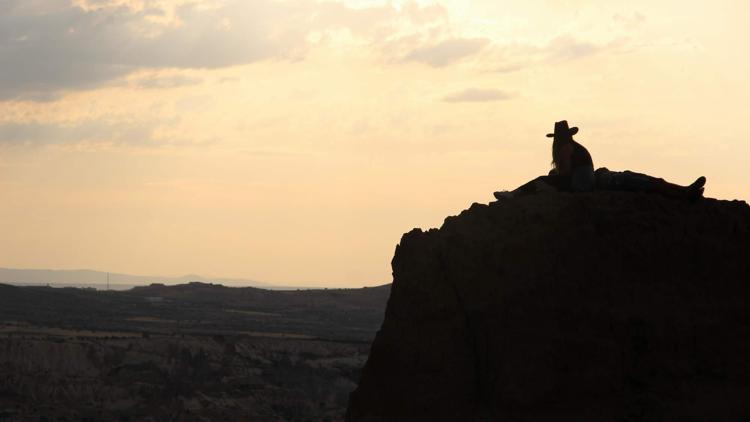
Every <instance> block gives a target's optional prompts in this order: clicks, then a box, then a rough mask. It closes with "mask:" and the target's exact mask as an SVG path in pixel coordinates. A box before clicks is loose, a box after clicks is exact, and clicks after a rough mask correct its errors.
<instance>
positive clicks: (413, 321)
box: [347, 192, 750, 421]
mask: <svg viewBox="0 0 750 422" xmlns="http://www.w3.org/2000/svg"><path fill="white" fill-rule="evenodd" d="M392 265H393V274H394V281H393V286H392V290H391V296H390V299H389V302H388V307H387V310H386V317H385V321H384V323H383V326H382V328H381V330H380V331H379V333H378V335H377V336H376V339H375V342H374V344H373V346H372V351H371V354H370V357H369V359H368V361H367V364H366V366H365V369H364V370H363V373H362V377H361V381H360V384H359V387H358V388H357V390H356V391H355V392H354V393H352V395H351V397H350V402H349V408H348V411H347V420H349V421H381V420H382V421H385V420H388V421H398V420H410V421H413V420H432V421H435V420H461V421H471V420H502V421H536V420H556V421H560V420H570V421H649V420H654V421H658V420H685V421H688V420H690V421H693V420H695V421H698V420H716V421H744V420H750V400H748V397H750V359H749V358H748V356H750V305H749V303H750V207H748V205H747V204H746V203H744V202H740V201H731V202H730V201H717V200H712V199H706V200H701V201H699V202H696V203H688V202H681V201H675V200H670V199H666V198H662V197H659V196H654V195H647V194H634V193H624V192H623V193H618V192H598V193H592V194H576V195H572V194H565V193H547V194H540V195H534V196H528V197H523V198H515V199H510V200H506V201H501V202H495V203H492V204H490V205H479V204H474V205H472V207H471V208H470V209H469V210H466V211H464V212H463V213H461V215H459V216H457V217H450V218H448V219H446V221H445V223H444V225H443V226H442V227H441V228H440V229H439V230H437V229H433V230H430V231H427V232H423V231H421V230H413V231H411V232H410V233H407V234H405V235H404V237H403V238H402V240H401V243H400V245H399V246H398V247H397V249H396V254H395V257H394V258H393V262H392Z"/></svg>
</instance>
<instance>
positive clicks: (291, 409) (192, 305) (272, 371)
mask: <svg viewBox="0 0 750 422" xmlns="http://www.w3.org/2000/svg"><path fill="white" fill-rule="evenodd" d="M389 291H390V286H380V287H375V288H363V289H345V290H333V289H331V290H298V291H270V290H263V289H257V288H228V287H224V286H221V285H214V284H206V283H189V284H183V285H177V286H165V285H160V284H152V285H150V286H147V287H137V288H134V289H131V290H128V291H124V292H113V291H96V290H93V289H76V288H65V289H58V288H49V287H15V286H9V285H0V420H29V419H30V420H133V421H135V420H159V421H161V420H180V421H191V420H220V419H228V420H258V421H306V420H310V421H319V420H321V421H322V420H329V421H337V420H342V419H343V416H344V411H345V408H346V403H347V400H348V396H349V393H350V392H351V391H352V390H354V388H355V387H356V382H357V381H358V379H359V373H360V370H361V368H362V366H363V365H364V363H365V361H366V359H367V354H368V353H369V349H370V343H371V341H372V339H373V337H374V335H375V332H376V331H377V329H378V328H379V327H380V324H381V322H382V318H383V312H384V309H385V303H386V301H387V298H388V294H389Z"/></svg>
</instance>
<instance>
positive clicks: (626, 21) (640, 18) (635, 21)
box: [612, 12, 646, 30]
mask: <svg viewBox="0 0 750 422" xmlns="http://www.w3.org/2000/svg"><path fill="white" fill-rule="evenodd" d="M612 20H613V21H614V22H615V23H616V24H618V25H620V26H622V27H623V28H624V29H627V30H632V29H636V28H638V27H639V26H641V25H642V24H643V22H645V21H646V16H644V15H643V14H642V13H640V12H634V13H633V14H632V15H622V14H619V13H617V14H615V15H614V16H612Z"/></svg>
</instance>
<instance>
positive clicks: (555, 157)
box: [551, 135, 573, 170]
mask: <svg viewBox="0 0 750 422" xmlns="http://www.w3.org/2000/svg"><path fill="white" fill-rule="evenodd" d="M570 142H573V136H572V135H567V136H564V135H563V136H555V138H554V140H553V141H552V163H551V164H552V168H553V169H555V170H557V164H558V163H559V162H560V158H561V154H562V148H563V147H564V146H565V145H567V144H568V143H570Z"/></svg>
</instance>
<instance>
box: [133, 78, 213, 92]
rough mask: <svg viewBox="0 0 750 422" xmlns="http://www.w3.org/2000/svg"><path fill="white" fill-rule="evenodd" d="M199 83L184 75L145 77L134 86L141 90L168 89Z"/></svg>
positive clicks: (198, 79) (137, 80)
mask: <svg viewBox="0 0 750 422" xmlns="http://www.w3.org/2000/svg"><path fill="white" fill-rule="evenodd" d="M201 82H203V80H202V79H200V78H191V77H188V76H184V75H172V76H147V77H143V78H139V79H136V80H135V81H134V85H135V86H136V87H138V88H142V89H168V88H179V87H183V86H191V85H198V84H200V83H201Z"/></svg>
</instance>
